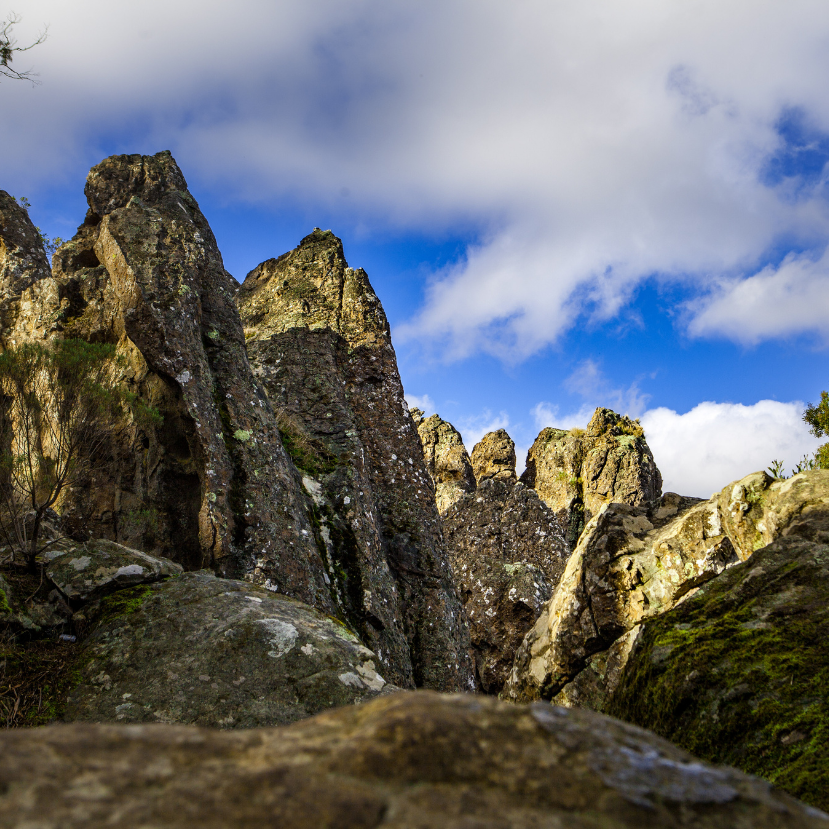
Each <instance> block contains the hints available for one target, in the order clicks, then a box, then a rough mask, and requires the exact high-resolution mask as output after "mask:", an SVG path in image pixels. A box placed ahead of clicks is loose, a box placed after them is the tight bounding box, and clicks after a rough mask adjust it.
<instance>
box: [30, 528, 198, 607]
mask: <svg viewBox="0 0 829 829" xmlns="http://www.w3.org/2000/svg"><path fill="white" fill-rule="evenodd" d="M43 557H44V559H45V560H46V562H47V563H46V565H45V574H46V576H48V578H49V581H51V582H52V584H54V585H55V587H57V588H58V590H60V592H61V593H62V594H63V596H64V598H66V599H67V600H68V601H69V602H70V603H71V604H74V605H75V606H76V607H77V606H78V605H80V604H84V603H86V602H90V601H94V600H95V599H100V598H103V597H104V596H106V595H108V594H109V593H114V592H115V591H116V590H123V589H124V588H127V587H135V586H137V585H139V584H148V583H150V582H154V581H161V580H162V579H165V578H169V577H170V576H176V575H179V574H180V573H181V572H182V568H181V565H180V564H176V563H175V562H173V561H170V560H169V559H166V558H157V557H156V556H150V555H147V554H146V553H142V552H141V551H140V550H131V549H130V548H129V547H124V546H122V545H121V544H116V543H115V542H114V541H107V540H106V539H103V538H99V539H95V540H94V541H88V542H86V543H84V544H78V543H76V542H72V541H69V540H65V541H61V542H58V543H57V544H56V545H54V546H52V547H51V548H50V549H49V550H48V551H47V552H46V553H45V554H44V556H43Z"/></svg>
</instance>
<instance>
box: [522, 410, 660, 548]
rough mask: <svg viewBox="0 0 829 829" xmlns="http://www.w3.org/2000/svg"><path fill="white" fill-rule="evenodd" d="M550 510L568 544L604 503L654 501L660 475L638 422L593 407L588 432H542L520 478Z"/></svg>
mask: <svg viewBox="0 0 829 829" xmlns="http://www.w3.org/2000/svg"><path fill="white" fill-rule="evenodd" d="M521 480H522V481H523V482H524V483H525V484H527V486H531V487H533V488H534V489H535V490H536V491H537V492H538V494H539V495H540V496H541V497H542V498H543V499H544V501H545V502H546V503H547V505H548V506H549V507H550V508H551V509H553V510H554V511H555V512H556V514H557V515H558V517H559V520H560V521H561V522H562V524H563V526H564V527H565V530H566V532H567V537H568V541H569V543H570V544H571V545H572V546H575V545H576V543H577V542H578V539H579V536H580V535H581V533H582V531H583V529H584V527H585V526H586V525H587V523H588V522H589V521H590V519H591V518H592V517H593V516H594V515H595V514H596V513H597V512H598V510H599V509H600V508H601V506H602V505H603V504H607V503H621V504H631V505H633V506H639V505H642V504H646V503H648V502H650V501H653V500H655V499H656V498H659V496H660V495H661V494H662V476H661V474H660V472H659V470H658V469H657V467H656V463H655V462H654V459H653V454H652V453H651V450H650V448H649V447H648V444H647V441H646V440H645V435H644V432H643V430H642V427H641V426H640V425H639V423H638V421H635V420H631V419H630V418H629V417H627V416H624V415H618V414H616V412H613V411H611V410H610V409H605V408H598V409H596V411H595V412H594V413H593V417H592V418H591V419H590V423H589V424H588V425H587V429H586V430H583V429H571V430H570V431H565V430H563V429H553V428H546V429H543V430H542V431H541V433H540V434H539V435H538V437H537V438H536V439H535V442H534V443H533V445H532V446H531V447H530V451H529V452H528V454H527V467H526V469H525V471H524V473H523V474H522V476H521Z"/></svg>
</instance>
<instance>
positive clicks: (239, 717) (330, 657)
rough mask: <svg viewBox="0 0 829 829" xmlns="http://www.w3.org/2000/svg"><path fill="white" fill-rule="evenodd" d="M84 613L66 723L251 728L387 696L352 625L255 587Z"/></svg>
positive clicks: (193, 588)
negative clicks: (85, 629)
mask: <svg viewBox="0 0 829 829" xmlns="http://www.w3.org/2000/svg"><path fill="white" fill-rule="evenodd" d="M83 613H84V615H85V617H86V620H85V622H84V623H85V624H86V625H90V624H92V625H93V630H92V632H91V633H90V635H89V636H88V637H87V638H86V640H85V641H84V643H83V645H82V647H81V650H80V652H79V653H78V654H77V656H76V659H75V661H76V664H77V665H78V666H80V667H79V669H78V677H79V682H78V683H77V684H76V685H75V687H74V688H73V689H72V691H71V693H70V695H69V699H68V701H67V703H66V707H65V711H64V716H63V719H64V720H66V721H75V720H86V721H92V722H124V723H130V722H169V723H196V724H199V725H210V726H214V727H222V728H250V727H253V726H260V725H280V724H284V723H290V722H294V721H296V720H299V719H303V718H305V717H308V716H310V715H312V714H316V713H317V712H319V711H322V710H324V709H326V708H332V707H336V706H338V705H349V704H352V703H355V702H360V701H362V700H365V699H370V698H372V697H375V696H377V695H378V694H380V693H385V692H387V687H386V683H385V680H384V679H383V677H382V676H381V675H380V674H378V673H377V671H376V670H375V669H376V667H377V666H376V656H375V655H374V654H373V653H372V652H371V651H370V650H368V649H367V648H365V647H364V646H363V645H362V644H361V643H360V641H359V640H358V639H357V637H356V636H355V635H354V634H353V633H351V631H349V630H348V628H346V627H345V625H343V624H342V623H340V622H338V621H336V620H335V619H332V618H331V617H329V616H326V615H324V614H322V613H320V612H319V611H317V610H314V609H313V608H311V607H309V606H308V605H305V604H302V603H301V602H297V601H294V600H292V599H288V598H286V597H285V596H277V595H275V594H273V593H270V592H268V591H266V590H264V589H262V588H259V587H255V586H253V585H251V584H248V583H245V582H241V581H234V580H231V579H217V578H215V577H213V576H211V575H208V574H206V573H187V574H185V575H183V576H179V577H178V578H173V579H171V580H169V581H167V582H165V583H163V584H154V585H152V586H144V587H138V588H133V589H131V590H125V591H121V592H119V593H117V594H115V595H113V596H110V597H109V598H107V599H104V600H103V601H102V602H101V603H100V604H98V605H97V606H94V605H93V606H92V607H90V608H86V609H84V611H83Z"/></svg>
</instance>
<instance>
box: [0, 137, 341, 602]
mask: <svg viewBox="0 0 829 829" xmlns="http://www.w3.org/2000/svg"><path fill="white" fill-rule="evenodd" d="M85 192H86V197H87V201H88V203H89V211H88V212H87V216H86V219H85V221H84V223H83V225H81V227H80V228H79V229H78V232H77V234H76V235H75V237H74V238H73V239H72V240H71V241H69V242H68V243H66V244H64V245H63V246H62V247H61V248H60V249H59V250H58V251H57V253H56V254H55V256H54V263H53V264H54V273H53V275H52V276H45V275H42V274H41V276H42V278H40V279H39V280H38V281H36V282H34V283H33V284H32V285H31V286H30V287H28V288H26V289H25V290H24V291H23V292H22V294H21V296H20V299H19V306H18V308H17V311H16V313H15V316H14V319H13V321H12V324H11V325H10V326H9V327H8V328H7V329H6V330H5V331H4V332H3V342H4V344H6V345H8V344H14V343H16V342H20V341H23V340H27V339H29V340H31V339H34V340H47V339H49V338H51V337H55V336H61V337H81V338H83V339H87V340H92V341H106V342H110V343H117V346H118V352H119V355H120V356H121V358H122V360H123V363H122V366H121V370H122V372H123V380H124V382H125V383H126V384H127V385H128V386H129V387H130V389H131V390H133V391H134V392H136V393H137V394H140V395H141V396H142V397H143V398H144V399H145V400H147V401H149V402H150V403H151V404H152V405H154V406H156V407H157V408H158V409H159V410H160V412H161V414H162V415H163V424H162V425H160V426H153V425H151V424H139V423H135V422H125V423H123V424H121V425H120V426H119V427H118V428H117V429H115V430H114V433H113V434H114V440H113V444H112V447H111V454H112V457H111V458H110V461H109V462H108V463H101V464H100V465H99V466H98V467H97V468H96V469H95V470H94V471H93V473H92V475H91V477H90V479H89V480H87V481H84V482H82V484H81V485H80V486H79V487H78V488H77V489H76V491H74V492H72V493H69V494H68V495H67V497H66V499H65V501H64V502H63V504H62V505H61V512H62V515H63V518H64V527H65V529H68V530H69V532H70V533H71V534H72V535H73V536H74V537H75V538H79V539H87V538H90V537H92V538H98V537H106V538H111V539H112V540H115V541H117V542H119V543H123V544H126V545H128V546H132V547H137V548H140V549H144V550H147V551H150V552H153V553H156V554H160V555H164V556H167V557H169V558H172V559H174V560H176V561H178V562H179V563H181V564H182V565H184V566H185V567H186V568H198V567H211V568H214V569H215V570H217V571H218V572H220V573H222V574H224V575H230V576H241V575H244V574H247V573H253V572H254V571H256V572H257V573H266V574H267V578H268V579H269V583H270V584H271V586H272V587H273V588H274V589H277V588H278V589H279V590H280V591H282V592H284V593H287V594H290V595H292V596H295V597H298V598H301V599H303V600H305V601H307V602H309V603H312V604H314V605H315V606H317V607H320V608H322V609H328V610H329V611H331V612H337V604H336V602H335V601H334V599H333V598H332V596H331V591H330V589H329V586H328V584H326V581H325V579H326V572H325V564H324V562H323V559H322V556H321V554H320V552H319V550H318V548H317V545H316V543H315V542H314V534H313V528H312V523H311V520H310V518H309V509H310V506H309V501H308V499H307V497H306V496H305V495H304V494H303V493H302V490H301V482H300V477H299V475H298V474H297V472H296V470H295V468H294V467H293V465H292V464H291V462H290V459H289V458H288V456H287V454H286V453H285V451H284V449H283V447H282V443H281V439H280V433H279V430H278V427H277V424H276V421H275V418H274V413H273V411H272V409H271V407H270V405H269V404H268V402H267V399H266V396H265V394H264V392H263V390H262V389H261V387H260V386H259V385H258V384H257V382H256V381H255V380H254V378H253V375H252V374H251V370H250V367H249V364H248V361H247V356H246V354H245V347H244V336H243V333H242V326H241V322H240V320H239V315H238V313H237V311H236V308H235V306H234V304H233V297H234V294H235V290H236V283H235V281H234V280H233V278H232V277H231V276H230V274H229V273H227V271H225V269H224V267H223V265H222V259H221V255H220V253H219V250H218V248H217V245H216V240H215V238H214V236H213V233H212V232H211V230H210V227H209V225H208V223H207V221H206V219H205V218H204V216H203V215H202V213H201V211H200V210H199V208H198V204H197V203H196V201H195V199H194V198H193V197H192V195H191V194H190V193H189V192H188V190H187V184H186V182H185V180H184V177H183V175H182V174H181V171H180V170H179V168H178V166H177V165H176V163H175V161H174V160H173V158H172V156H171V155H170V154H169V153H167V152H164V153H159V154H157V155H154V156H140V155H130V156H113V157H112V158H108V159H106V160H105V161H103V162H102V163H101V164H99V165H97V166H96V167H94V168H93V169H92V170H91V172H90V174H89V177H88V179H87V183H86V190H85Z"/></svg>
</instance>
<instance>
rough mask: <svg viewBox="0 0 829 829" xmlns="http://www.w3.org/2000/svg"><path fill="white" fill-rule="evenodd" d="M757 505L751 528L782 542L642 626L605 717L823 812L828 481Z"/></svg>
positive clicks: (787, 486)
mask: <svg viewBox="0 0 829 829" xmlns="http://www.w3.org/2000/svg"><path fill="white" fill-rule="evenodd" d="M758 478H759V476H758ZM754 483H755V484H756V483H757V478H755V481H754ZM738 486H742V488H743V489H744V491H748V492H751V488H750V487H751V482H748V483H742V482H741V483H740V484H739V485H738ZM735 488H736V487H735ZM724 493H726V490H724ZM754 494H755V495H756V494H757V491H756V489H755V492H754ZM765 496H766V498H767V499H768V500H769V501H771V502H776V503H772V504H771V508H770V509H767V510H765V511H763V512H762V514H761V512H760V511H758V513H757V515H755V518H759V519H760V520H759V521H757V523H755V526H758V525H759V524H761V523H762V524H763V525H765V528H764V529H762V530H760V532H761V533H764V532H774V530H772V528H771V527H772V525H773V523H774V521H775V520H779V521H780V523H779V524H778V528H777V531H778V532H780V531H782V535H781V536H780V537H778V538H777V540H776V541H773V542H772V543H771V544H769V545H768V546H765V547H763V548H762V549H760V550H758V551H757V552H755V553H754V554H753V555H752V556H751V558H749V559H748V560H747V561H745V562H744V563H742V564H739V565H738V566H736V567H733V568H731V569H729V570H728V571H727V572H726V573H723V574H722V575H721V576H719V577H718V578H716V579H714V580H713V581H711V582H709V583H708V584H706V585H705V586H704V587H702V588H701V589H700V590H699V591H698V592H697V593H696V594H695V595H694V596H692V597H690V598H689V599H688V600H687V601H685V602H683V603H682V604H680V605H679V606H678V607H676V608H674V609H673V610H671V611H670V612H668V613H665V614H663V615H661V616H658V617H655V618H653V619H650V620H648V621H646V622H645V623H644V624H643V625H642V628H641V631H640V633H639V635H638V637H637V639H636V642H635V644H634V645H633V651H632V653H631V655H630V657H629V661H628V662H627V665H626V667H625V668H624V670H623V671H622V673H621V677H620V678H619V679H618V685H617V688H616V691H615V693H614V695H613V696H612V697H611V699H610V700H609V702H608V704H607V708H609V710H610V711H612V712H613V713H615V714H617V715H618V716H622V717H624V718H625V719H628V720H631V721H633V722H638V723H643V722H647V723H648V726H649V727H651V728H653V729H655V730H656V731H657V732H658V733H660V734H662V735H663V736H666V737H668V738H670V739H671V740H673V741H675V742H676V743H678V744H679V745H681V746H683V747H685V748H687V749H689V750H693V751H694V752H695V753H697V754H698V755H700V756H702V757H705V758H707V759H711V760H715V761H716V762H721V763H728V764H729V765H733V766H737V767H738V768H741V769H743V770H745V771H748V772H750V773H752V774H758V775H761V776H762V777H765V778H766V779H767V780H770V781H771V782H772V783H774V784H775V785H777V786H780V787H781V788H783V789H785V790H787V791H789V792H791V793H792V794H794V795H796V796H797V797H801V798H803V800H805V801H806V802H807V803H810V804H812V805H814V806H818V807H820V808H823V809H827V808H829V734H828V733H827V729H829V725H827V723H829V690H828V689H829V652H827V648H826V641H827V637H828V636H829V546H827V541H829V472H825V471H822V472H807V473H803V474H801V475H797V476H795V477H794V478H792V479H790V480H788V481H785V482H779V483H777V484H774V485H772V486H770V487H768V488H767V489H766V490H765ZM797 503H800V505H801V507H803V508H802V509H801V510H797V509H794V510H791V509H790V508H791V507H794V506H795V504H797ZM784 504H787V505H788V506H784ZM756 505H757V502H756V501H755V502H754V504H753V505H752V509H756V508H757V507H756ZM747 512H749V513H750V512H751V509H750V510H748V511H747ZM786 515H788V520H786ZM742 517H745V514H743V516H742ZM781 519H782V520H781ZM749 538H750V536H749Z"/></svg>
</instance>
